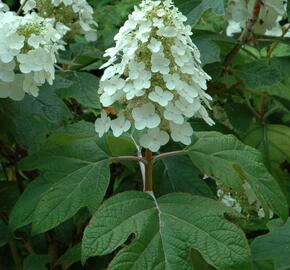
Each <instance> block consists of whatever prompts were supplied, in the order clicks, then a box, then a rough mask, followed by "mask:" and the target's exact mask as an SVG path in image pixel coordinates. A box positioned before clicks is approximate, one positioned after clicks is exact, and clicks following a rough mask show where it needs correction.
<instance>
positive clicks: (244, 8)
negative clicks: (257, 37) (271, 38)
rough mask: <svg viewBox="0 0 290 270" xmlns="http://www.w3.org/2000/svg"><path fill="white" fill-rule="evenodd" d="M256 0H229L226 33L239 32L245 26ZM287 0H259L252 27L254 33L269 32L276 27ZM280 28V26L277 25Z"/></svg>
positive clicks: (283, 13) (284, 10) (284, 11)
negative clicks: (259, 4)
mask: <svg viewBox="0 0 290 270" xmlns="http://www.w3.org/2000/svg"><path fill="white" fill-rule="evenodd" d="M255 2H256V0H230V1H229V3H228V9H227V19H228V21H229V26H228V29H227V33H228V35H232V34H234V33H237V32H240V31H241V30H242V29H244V28H245V27H246V22H247V20H248V18H249V17H251V15H252V13H253V9H254V5H255ZM286 9H287V1H285V0H261V9H260V13H259V17H258V20H257V22H256V23H255V25H254V27H253V32H254V33H255V34H261V35H263V34H268V33H269V34H270V31H272V30H273V29H276V28H277V27H278V25H279V24H278V21H279V20H281V19H282V17H283V16H284V15H285V14H286ZM279 28H280V29H281V27H279Z"/></svg>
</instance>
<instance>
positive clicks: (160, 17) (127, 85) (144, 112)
mask: <svg viewBox="0 0 290 270" xmlns="http://www.w3.org/2000/svg"><path fill="white" fill-rule="evenodd" d="M186 20H187V18H186V17H185V16H184V15H182V13H181V12H179V10H178V8H176V7H175V6H174V4H173V2H172V1H171V0H166V1H152V0H144V1H143V2H142V3H141V4H140V5H139V6H138V7H135V9H134V11H133V13H132V14H130V15H129V17H128V20H127V21H126V22H125V24H124V25H123V26H122V27H121V28H120V31H119V33H118V34H117V35H116V36H115V38H114V40H115V42H116V44H115V47H113V48H109V49H108V50H106V52H105V55H104V56H105V57H108V58H109V59H108V61H107V62H106V63H105V64H104V65H103V66H102V68H104V74H103V76H102V78H101V81H100V89H99V93H100V101H101V103H102V105H103V106H104V107H110V106H113V107H114V108H115V110H116V111H117V117H116V119H113V120H112V119H110V117H109V116H108V115H107V114H106V113H104V112H103V113H102V115H101V118H99V119H97V120H96V124H95V125H96V131H97V133H98V134H99V136H100V137H101V136H103V135H104V133H106V132H108V131H109V129H111V130H112V132H113V134H114V135H115V136H116V135H121V134H122V133H123V132H126V131H128V130H129V129H130V127H131V128H134V129H135V130H136V131H137V132H138V133H139V144H140V145H141V146H143V147H146V148H148V149H150V150H151V151H158V150H159V148H160V147H161V146H162V145H165V144H166V143H168V141H169V139H170V137H171V139H172V140H173V141H176V142H181V143H183V144H185V145H189V144H190V143H191V136H192V134H193V130H192V127H191V125H190V123H189V122H188V119H189V118H191V117H199V118H202V119H204V120H205V121H206V122H207V123H208V124H209V125H213V124H214V122H213V120H212V119H211V118H210V117H209V115H208V112H207V109H206V108H210V104H209V103H210V101H211V100H212V99H211V97H210V96H209V95H208V94H207V93H206V89H207V81H208V80H210V79H211V78H210V76H209V75H208V74H207V73H206V72H205V71H204V70H203V69H202V66H201V60H200V53H199V50H198V48H197V47H196V46H195V44H194V43H193V42H192V40H191V35H192V31H191V27H190V26H189V25H185V22H186ZM116 123H118V124H116Z"/></svg>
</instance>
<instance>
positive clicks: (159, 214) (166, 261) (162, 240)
mask: <svg viewBox="0 0 290 270" xmlns="http://www.w3.org/2000/svg"><path fill="white" fill-rule="evenodd" d="M150 195H151V196H152V198H153V201H154V204H155V206H156V210H157V212H158V219H159V220H158V222H159V233H160V239H161V243H162V248H163V253H164V261H165V267H166V266H168V267H169V269H171V266H170V265H169V264H168V259H167V256H166V252H165V249H164V239H163V233H162V229H161V228H162V221H161V215H162V212H161V209H160V208H159V204H158V202H157V200H156V198H155V196H154V194H150Z"/></svg>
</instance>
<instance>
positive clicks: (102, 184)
mask: <svg viewBox="0 0 290 270" xmlns="http://www.w3.org/2000/svg"><path fill="white" fill-rule="evenodd" d="M21 166H22V169H26V170H34V169H38V170H40V171H41V172H42V173H43V174H45V176H46V177H50V179H47V180H46V183H48V184H49V183H51V182H53V183H52V184H49V186H47V188H46V189H45V187H44V186H43V187H41V183H38V184H35V186H33V187H34V188H32V187H31V188H30V189H28V190H27V192H25V193H24V194H23V195H22V198H21V199H20V202H18V203H17V208H16V209H15V210H14V211H16V212H18V213H19V212H22V211H24V210H25V208H24V207H26V206H27V205H30V204H31V203H30V202H27V200H28V201H29V192H32V193H33V192H35V191H36V189H37V191H38V192H39V196H37V195H36V194H32V195H31V196H32V198H33V203H34V204H36V205H35V206H34V207H31V208H30V209H35V210H33V213H29V215H28V216H25V215H18V214H17V213H16V214H15V215H14V216H15V219H16V220H15V219H14V220H12V221H11V222H12V224H13V227H14V228H17V227H19V226H22V225H24V224H27V222H30V221H31V219H32V231H33V233H34V234H36V233H42V232H45V231H48V230H49V229H51V228H54V227H56V226H57V225H59V224H60V223H62V222H64V221H65V220H67V219H69V218H71V217H72V216H73V215H75V214H76V213H77V212H78V211H79V210H80V209H81V208H83V207H87V208H89V210H90V211H91V212H94V211H95V210H96V208H97V207H98V206H99V204H100V203H101V201H102V200H103V198H104V195H105V193H106V190H107V187H108V184H109V179H110V170H109V158H108V156H107V154H106V153H105V152H104V151H103V150H102V149H101V148H100V147H99V146H98V144H97V141H96V140H95V139H92V138H86V137H82V138H77V137H74V136H70V135H66V134H56V135H52V136H51V137H50V138H49V139H48V141H47V142H46V144H45V146H44V147H43V148H42V149H41V150H40V151H39V152H37V153H36V154H33V155H30V156H29V157H28V158H27V159H26V160H24V161H23V162H22V164H21ZM37 181H38V180H37ZM42 192H43V193H42ZM31 215H32V216H31ZM20 217H23V219H19V218H20ZM26 218H28V219H26ZM16 221H17V222H16Z"/></svg>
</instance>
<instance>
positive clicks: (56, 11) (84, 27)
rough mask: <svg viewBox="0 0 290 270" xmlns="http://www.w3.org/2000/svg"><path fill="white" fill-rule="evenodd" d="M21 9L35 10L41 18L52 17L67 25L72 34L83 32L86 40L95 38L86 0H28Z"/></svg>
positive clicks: (90, 13)
mask: <svg viewBox="0 0 290 270" xmlns="http://www.w3.org/2000/svg"><path fill="white" fill-rule="evenodd" d="M24 1H26V0H21V3H22V4H23V3H24ZM23 9H24V11H25V12H26V13H27V12H29V11H31V10H36V11H37V12H38V14H39V15H40V16H42V17H43V18H53V19H55V20H56V21H57V22H60V23H63V24H64V25H66V26H67V27H69V28H70V31H71V32H73V34H75V33H81V34H84V35H85V37H86V39H87V40H88V41H95V40H96V39H97V32H96V27H97V23H96V22H95V21H94V19H93V13H94V12H93V9H92V7H91V6H90V5H89V4H88V3H87V1H86V0H28V1H26V2H25V5H24V8H23Z"/></svg>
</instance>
